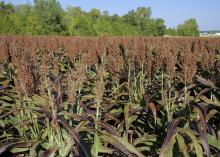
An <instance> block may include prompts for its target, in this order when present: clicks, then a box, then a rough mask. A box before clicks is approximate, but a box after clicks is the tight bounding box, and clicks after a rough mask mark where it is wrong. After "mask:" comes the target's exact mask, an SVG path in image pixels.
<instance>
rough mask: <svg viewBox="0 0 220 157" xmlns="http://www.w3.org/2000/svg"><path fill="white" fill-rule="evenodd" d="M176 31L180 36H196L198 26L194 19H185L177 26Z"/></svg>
mask: <svg viewBox="0 0 220 157" xmlns="http://www.w3.org/2000/svg"><path fill="white" fill-rule="evenodd" d="M177 33H178V35H180V36H198V35H199V26H198V24H197V22H196V19H194V18H190V19H188V20H186V21H185V22H184V23H183V24H180V25H178V26H177Z"/></svg>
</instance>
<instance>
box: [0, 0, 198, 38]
mask: <svg viewBox="0 0 220 157" xmlns="http://www.w3.org/2000/svg"><path fill="white" fill-rule="evenodd" d="M0 28H1V29H0V34H4V35H5V34H11V35H71V36H103V35H109V36H121V35H122V36H134V35H135V36H162V35H164V34H166V35H179V36H182V35H183V36H198V35H199V33H198V32H199V28H198V25H197V22H196V20H195V19H189V20H187V21H185V22H184V24H181V25H179V26H178V27H177V28H176V29H166V25H165V22H164V20H163V19H161V18H157V19H154V18H152V17H151V9H150V8H146V7H139V8H137V9H136V10H131V11H129V12H128V13H127V14H125V15H122V16H119V15H117V14H115V15H109V14H108V12H107V11H104V12H101V11H100V10H98V9H92V10H91V11H89V12H85V11H83V10H82V9H81V8H80V7H71V6H70V7H68V8H67V9H65V10H64V9H62V7H61V5H60V4H59V2H58V1H57V0H34V3H33V5H30V4H24V5H18V6H14V5H12V4H5V3H4V2H3V1H2V2H0Z"/></svg>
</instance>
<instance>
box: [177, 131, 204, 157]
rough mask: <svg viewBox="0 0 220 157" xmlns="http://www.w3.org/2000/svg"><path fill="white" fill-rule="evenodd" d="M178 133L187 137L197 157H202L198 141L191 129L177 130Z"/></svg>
mask: <svg viewBox="0 0 220 157" xmlns="http://www.w3.org/2000/svg"><path fill="white" fill-rule="evenodd" d="M178 131H180V132H181V133H182V134H186V135H187V136H189V138H190V139H191V140H192V143H193V145H194V148H195V152H196V155H197V157H203V150H202V147H201V145H200V144H199V141H198V140H197V138H196V135H195V133H194V132H193V131H192V130H191V129H182V128H178Z"/></svg>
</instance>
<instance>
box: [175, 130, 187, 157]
mask: <svg viewBox="0 0 220 157" xmlns="http://www.w3.org/2000/svg"><path fill="white" fill-rule="evenodd" d="M176 139H177V142H178V146H179V150H180V151H181V152H182V153H183V155H184V157H189V152H188V151H187V150H188V147H187V145H186V143H185V141H184V138H183V136H182V135H181V134H177V136H176Z"/></svg>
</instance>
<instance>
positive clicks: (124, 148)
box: [101, 134, 144, 157]
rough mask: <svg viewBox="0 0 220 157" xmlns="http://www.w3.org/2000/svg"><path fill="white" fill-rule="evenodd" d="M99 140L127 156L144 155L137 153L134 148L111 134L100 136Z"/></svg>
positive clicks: (141, 156) (140, 156) (124, 140)
mask: <svg viewBox="0 0 220 157" xmlns="http://www.w3.org/2000/svg"><path fill="white" fill-rule="evenodd" d="M101 138H102V139H103V140H104V141H105V142H107V143H110V144H111V145H112V146H114V147H116V148H117V149H119V150H120V151H121V152H122V153H124V154H126V155H128V156H131V157H132V156H134V155H133V154H136V155H137V156H138V157H144V155H143V154H142V153H141V152H139V151H138V149H137V148H135V147H134V146H133V145H132V144H131V143H129V142H128V141H127V140H126V139H124V138H122V137H119V136H114V135H111V134H102V135H101Z"/></svg>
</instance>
